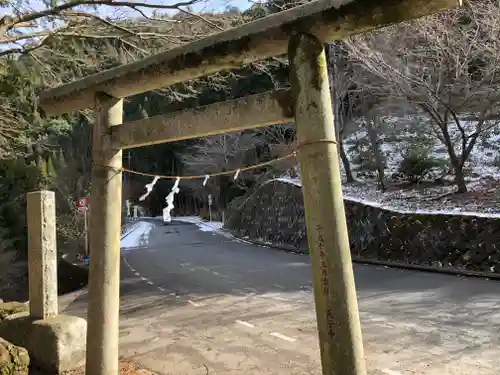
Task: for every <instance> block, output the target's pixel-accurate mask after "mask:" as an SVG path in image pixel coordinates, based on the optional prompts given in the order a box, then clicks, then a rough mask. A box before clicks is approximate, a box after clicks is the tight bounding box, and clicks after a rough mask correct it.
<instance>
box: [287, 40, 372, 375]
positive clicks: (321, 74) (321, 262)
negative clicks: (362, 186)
mask: <svg viewBox="0 0 500 375" xmlns="http://www.w3.org/2000/svg"><path fill="white" fill-rule="evenodd" d="M288 56H289V59H290V75H291V83H292V97H293V108H294V111H295V122H296V124H297V137H298V142H299V146H298V147H299V160H300V168H301V178H302V192H303V195H304V206H305V216H306V224H307V237H308V242H309V253H310V256H311V265H312V272H313V283H314V297H315V302H316V315H317V321H318V331H319V341H320V350H321V363H322V368H323V374H324V375H365V374H366V369H365V359H364V352H363V342H362V338H361V327H360V322H359V314H358V304H357V299H356V290H355V287H354V275H353V270H352V263H351V252H350V249H349V239H348V236H347V224H346V218H345V212H344V201H343V197H342V185H341V179H340V171H339V165H340V164H339V160H338V153H337V145H336V140H335V129H334V123H333V112H332V104H331V99H330V87H329V82H328V72H327V63H326V57H325V51H324V47H323V44H322V43H321V42H320V41H319V40H318V39H317V38H315V37H313V36H311V35H306V34H299V35H295V36H293V37H292V39H291V40H290V44H289V50H288Z"/></svg>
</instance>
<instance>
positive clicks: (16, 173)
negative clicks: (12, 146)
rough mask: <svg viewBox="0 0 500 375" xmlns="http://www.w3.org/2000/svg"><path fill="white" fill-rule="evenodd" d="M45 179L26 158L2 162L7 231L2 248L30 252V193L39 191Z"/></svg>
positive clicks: (0, 201) (1, 206)
mask: <svg viewBox="0 0 500 375" xmlns="http://www.w3.org/2000/svg"><path fill="white" fill-rule="evenodd" d="M41 180H42V176H41V175H40V171H39V169H38V168H37V167H36V166H34V165H26V164H25V163H24V161H23V160H22V159H18V160H0V227H1V228H5V229H6V230H7V231H6V233H7V235H6V238H0V241H1V242H0V246H2V247H10V246H12V247H14V248H16V249H18V250H20V251H21V253H22V254H25V253H26V250H27V238H26V215H25V214H24V213H25V209H26V193H27V192H29V191H34V190H36V189H37V187H38V186H39V184H40V182H41ZM6 242H7V243H6Z"/></svg>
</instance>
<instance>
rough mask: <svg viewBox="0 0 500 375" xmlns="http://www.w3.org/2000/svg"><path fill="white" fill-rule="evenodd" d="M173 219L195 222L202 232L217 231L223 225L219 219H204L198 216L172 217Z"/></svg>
mask: <svg viewBox="0 0 500 375" xmlns="http://www.w3.org/2000/svg"><path fill="white" fill-rule="evenodd" d="M174 220H175V221H181V222H184V223H190V224H195V225H196V226H197V227H198V229H199V230H201V231H202V232H219V231H220V230H221V229H222V227H223V226H224V224H223V223H222V222H220V221H211V222H209V221H204V220H203V219H202V218H201V217H198V216H181V217H174Z"/></svg>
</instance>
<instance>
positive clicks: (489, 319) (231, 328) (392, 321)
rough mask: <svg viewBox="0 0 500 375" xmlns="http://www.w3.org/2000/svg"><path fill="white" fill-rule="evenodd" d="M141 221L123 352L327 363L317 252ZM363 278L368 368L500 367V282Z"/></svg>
mask: <svg viewBox="0 0 500 375" xmlns="http://www.w3.org/2000/svg"><path fill="white" fill-rule="evenodd" d="M142 225H143V227H142V229H141V230H142V231H143V232H144V233H143V235H142V237H141V238H140V241H139V242H138V243H137V244H136V245H135V246H133V247H125V248H122V259H123V262H122V280H123V281H122V287H121V294H122V297H121V301H122V304H121V351H122V353H123V355H125V356H128V357H132V358H133V359H135V360H137V361H138V362H139V363H140V364H142V365H144V366H145V367H147V368H149V369H151V370H153V371H157V372H159V373H160V374H165V375H166V374H176V375H183V374H200V375H205V374H209V375H213V374H218V375H221V374H248V375H250V374H252V375H253V374H266V373H268V374H273V375H281V374H288V375H290V374H320V373H321V370H320V365H319V351H318V341H317V330H316V322H315V312H314V302H313V296H312V291H311V285H312V284H311V274H310V265H309V259H308V257H307V256H304V255H299V254H292V253H287V252H283V251H278V250H273V249H269V248H263V247H258V246H254V245H250V244H246V243H241V242H239V241H237V240H235V239H233V238H231V237H228V236H223V235H220V234H216V233H210V232H202V231H200V230H199V229H198V228H197V227H196V226H194V225H191V224H185V223H179V222H174V223H172V224H170V225H167V226H165V225H163V224H162V223H159V222H150V223H148V224H144V223H143V224H142ZM144 225H146V226H147V228H144ZM144 229H146V230H144ZM355 278H356V286H357V290H358V299H359V308H360V315H361V320H362V328H363V339H364V346H365V354H366V360H367V367H368V373H369V374H370V375H382V374H386V375H399V374H405V375H406V374H429V375H437V374H439V375H445V374H450V375H465V374H467V375H470V374H481V375H490V374H491V375H493V374H498V368H499V367H500V356H499V355H498V348H499V344H500V335H499V333H500V329H499V327H500V309H499V308H500V282H494V281H487V280H480V279H467V278H462V277H456V276H448V275H439V274H430V273H421V272H411V271H401V270H395V269H388V268H384V267H376V266H361V265H356V266H355ZM83 301H85V296H84V295H80V296H79V297H77V298H75V299H74V300H73V301H71V302H69V303H68V307H67V311H68V312H71V311H72V310H73V311H74V310H75V309H77V308H78V306H80V308H81V306H82V304H81V303H82V302H83ZM79 302H80V303H79Z"/></svg>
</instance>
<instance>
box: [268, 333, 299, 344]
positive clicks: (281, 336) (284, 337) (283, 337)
mask: <svg viewBox="0 0 500 375" xmlns="http://www.w3.org/2000/svg"><path fill="white" fill-rule="evenodd" d="M271 336H274V337H277V338H279V339H282V340H285V341H288V342H295V341H297V340H296V339H294V338H293V337H288V336H285V335H282V334H281V333H279V332H271Z"/></svg>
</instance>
